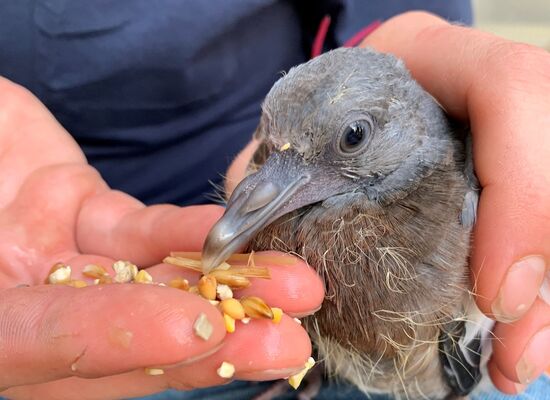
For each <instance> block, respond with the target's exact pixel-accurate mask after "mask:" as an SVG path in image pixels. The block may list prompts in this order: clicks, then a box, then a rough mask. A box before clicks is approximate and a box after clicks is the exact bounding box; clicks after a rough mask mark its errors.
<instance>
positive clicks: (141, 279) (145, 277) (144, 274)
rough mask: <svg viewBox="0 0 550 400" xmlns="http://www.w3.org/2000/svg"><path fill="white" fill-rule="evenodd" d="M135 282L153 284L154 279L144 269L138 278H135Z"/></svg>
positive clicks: (138, 274) (137, 275)
mask: <svg viewBox="0 0 550 400" xmlns="http://www.w3.org/2000/svg"><path fill="white" fill-rule="evenodd" d="M134 282H136V283H153V277H152V276H151V274H149V272H147V271H145V270H144V269H142V270H141V271H139V272H138V273H137V274H136V277H135V278H134Z"/></svg>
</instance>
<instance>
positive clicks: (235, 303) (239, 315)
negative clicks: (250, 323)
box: [220, 299, 244, 319]
mask: <svg viewBox="0 0 550 400" xmlns="http://www.w3.org/2000/svg"><path fill="white" fill-rule="evenodd" d="M220 308H221V309H222V311H223V312H224V313H225V314H227V315H229V316H230V317H231V318H233V319H243V318H244V308H243V306H242V305H241V303H239V300H236V299H225V300H222V302H221V303H220Z"/></svg>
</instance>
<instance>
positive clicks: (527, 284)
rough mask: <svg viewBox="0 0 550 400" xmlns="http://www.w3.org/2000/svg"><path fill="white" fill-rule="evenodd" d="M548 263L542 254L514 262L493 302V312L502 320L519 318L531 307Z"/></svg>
mask: <svg viewBox="0 0 550 400" xmlns="http://www.w3.org/2000/svg"><path fill="white" fill-rule="evenodd" d="M545 272H546V263H545V261H544V259H543V258H542V257H540V256H529V257H525V258H523V259H521V260H519V261H518V262H516V263H515V264H513V265H512V266H511V267H510V269H509V270H508V273H507V274H506V277H505V278H504V282H503V283H502V285H501V287H500V291H499V293H498V296H497V298H496V299H495V301H494V302H493V305H492V307H491V308H492V312H493V315H494V317H495V318H496V319H497V320H498V321H500V322H513V321H516V320H518V319H519V318H520V317H521V316H522V315H523V314H525V313H526V312H527V310H528V309H529V308H530V307H531V305H532V304H533V302H534V301H535V299H536V298H537V295H538V293H539V290H540V287H541V285H542V282H543V280H544V275H545Z"/></svg>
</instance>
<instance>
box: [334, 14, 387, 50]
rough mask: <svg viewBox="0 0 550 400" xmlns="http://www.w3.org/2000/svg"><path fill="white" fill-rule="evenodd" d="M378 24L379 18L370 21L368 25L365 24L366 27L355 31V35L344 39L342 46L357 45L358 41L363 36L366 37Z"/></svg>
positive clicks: (380, 22)
mask: <svg viewBox="0 0 550 400" xmlns="http://www.w3.org/2000/svg"><path fill="white" fill-rule="evenodd" d="M380 25H382V21H380V20H377V21H374V22H372V23H370V24H369V25H367V26H366V27H364V28H363V29H361V30H360V31H359V32H357V33H356V34H355V35H353V36H352V37H350V38H349V39H348V40H346V42H345V43H344V44H343V45H342V47H355V46H357V45H358V44H359V43H361V42H362V41H363V39H364V38H366V37H367V36H369V35H370V34H371V33H372V32H374V31H375V30H376V28H378V27H379V26H380Z"/></svg>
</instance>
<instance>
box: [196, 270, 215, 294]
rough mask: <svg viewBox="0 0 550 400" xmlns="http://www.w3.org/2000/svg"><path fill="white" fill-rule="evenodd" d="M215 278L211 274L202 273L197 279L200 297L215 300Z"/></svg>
mask: <svg viewBox="0 0 550 400" xmlns="http://www.w3.org/2000/svg"><path fill="white" fill-rule="evenodd" d="M217 285H218V283H217V282H216V278H215V277H213V276H211V275H204V276H203V277H202V278H201V279H199V283H198V285H197V286H198V288H199V293H200V295H201V296H202V297H204V298H205V299H207V300H216V286H217Z"/></svg>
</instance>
